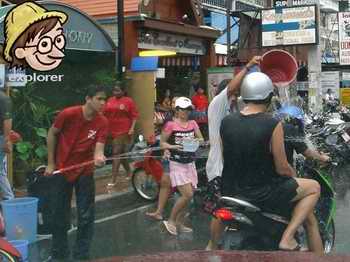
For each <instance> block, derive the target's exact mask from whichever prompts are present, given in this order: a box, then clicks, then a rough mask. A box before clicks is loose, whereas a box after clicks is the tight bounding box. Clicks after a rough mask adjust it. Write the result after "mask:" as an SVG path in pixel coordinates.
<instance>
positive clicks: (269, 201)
mask: <svg viewBox="0 0 350 262" xmlns="http://www.w3.org/2000/svg"><path fill="white" fill-rule="evenodd" d="M298 187H299V185H298V183H297V181H296V180H295V178H292V177H283V176H281V177H277V178H274V180H273V183H272V186H271V191H270V194H269V195H268V197H267V198H266V199H264V201H262V202H260V203H257V205H258V206H259V207H260V208H262V209H263V210H264V211H266V212H273V213H277V214H279V215H282V216H286V217H290V216H291V213H292V211H293V209H294V207H295V204H296V202H291V201H292V200H293V199H294V198H295V197H296V196H297V188H298Z"/></svg>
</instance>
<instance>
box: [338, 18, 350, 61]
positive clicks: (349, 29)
mask: <svg viewBox="0 0 350 262" xmlns="http://www.w3.org/2000/svg"><path fill="white" fill-rule="evenodd" d="M338 19H339V24H338V26H339V28H338V30H339V64H341V65H350V12H344V13H339V14H338Z"/></svg>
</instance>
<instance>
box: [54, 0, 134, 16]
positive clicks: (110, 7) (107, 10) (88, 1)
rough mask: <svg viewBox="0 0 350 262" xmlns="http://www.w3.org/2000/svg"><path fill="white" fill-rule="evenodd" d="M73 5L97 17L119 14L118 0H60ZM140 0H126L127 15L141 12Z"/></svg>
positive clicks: (125, 10)
mask: <svg viewBox="0 0 350 262" xmlns="http://www.w3.org/2000/svg"><path fill="white" fill-rule="evenodd" d="M59 2H62V3H66V4H69V5H72V6H74V7H76V8H78V9H80V10H83V11H84V12H86V13H88V14H89V15H91V16H94V17H96V18H109V17H113V16H116V15H117V0H104V1H101V0H59ZM139 2H140V1H139V0H127V1H124V14H125V16H133V15H138V14H139Z"/></svg>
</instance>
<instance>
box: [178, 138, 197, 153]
mask: <svg viewBox="0 0 350 262" xmlns="http://www.w3.org/2000/svg"><path fill="white" fill-rule="evenodd" d="M182 146H183V151H185V152H196V151H197V150H198V148H199V141H198V140H194V139H183V141H182Z"/></svg>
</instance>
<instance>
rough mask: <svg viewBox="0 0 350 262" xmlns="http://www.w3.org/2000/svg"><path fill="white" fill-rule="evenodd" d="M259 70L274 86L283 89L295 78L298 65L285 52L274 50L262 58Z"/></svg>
mask: <svg viewBox="0 0 350 262" xmlns="http://www.w3.org/2000/svg"><path fill="white" fill-rule="evenodd" d="M260 70H261V72H263V73H265V74H266V75H268V76H269V77H270V78H271V80H272V82H273V83H274V84H275V85H276V86H278V87H283V86H288V85H289V84H290V83H292V82H293V81H294V79H295V78H296V76H297V72H298V64H297V61H296V60H295V58H294V57H293V56H292V55H291V54H290V53H288V52H287V51H284V50H277V49H275V50H271V51H268V52H266V53H265V54H264V55H263V56H262V61H261V63H260Z"/></svg>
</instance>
